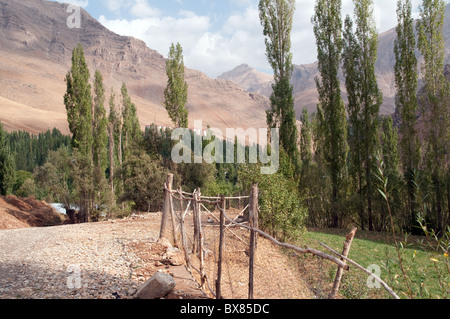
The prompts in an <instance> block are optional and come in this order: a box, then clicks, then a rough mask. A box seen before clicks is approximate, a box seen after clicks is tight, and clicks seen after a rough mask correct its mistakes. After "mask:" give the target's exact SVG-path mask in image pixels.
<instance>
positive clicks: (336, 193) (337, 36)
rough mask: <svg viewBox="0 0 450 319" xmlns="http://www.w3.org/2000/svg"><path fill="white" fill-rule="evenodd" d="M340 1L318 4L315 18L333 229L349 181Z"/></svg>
mask: <svg viewBox="0 0 450 319" xmlns="http://www.w3.org/2000/svg"><path fill="white" fill-rule="evenodd" d="M341 7H342V3H341V1H340V0H317V2H316V6H315V15H314V17H313V18H312V23H313V25H314V34H315V37H316V44H317V52H318V67H319V73H320V77H317V78H316V85H317V91H318V92H319V103H320V104H321V106H322V109H323V114H324V120H325V122H326V123H327V125H324V127H323V128H324V129H325V131H324V137H325V145H324V147H325V148H324V151H325V159H326V161H327V164H328V169H329V171H330V176H331V183H332V185H331V186H332V199H331V216H332V221H331V226H332V227H335V228H336V227H338V226H339V215H338V207H337V204H338V202H339V200H340V197H341V196H344V195H345V192H342V190H343V188H344V187H343V186H344V185H345V179H346V177H345V176H346V175H347V172H346V168H347V155H348V145H347V119H346V114H345V105H344V102H343V101H342V98H341V85H340V80H339V75H338V73H339V70H340V64H341V54H342V48H343V41H342V20H341Z"/></svg>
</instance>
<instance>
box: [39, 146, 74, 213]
mask: <svg viewBox="0 0 450 319" xmlns="http://www.w3.org/2000/svg"><path fill="white" fill-rule="evenodd" d="M72 159H73V158H72V154H71V150H70V148H69V147H61V148H60V149H58V150H57V151H51V152H50V153H49V155H48V159H47V162H46V163H45V164H44V165H42V166H39V167H37V168H36V169H35V170H34V180H35V183H36V186H37V189H36V190H37V192H36V193H37V195H39V197H40V198H43V199H45V200H46V201H49V202H57V203H61V204H63V205H64V208H65V209H66V210H67V209H70V206H71V204H72V203H73V200H74V198H73V186H74V185H73V161H72Z"/></svg>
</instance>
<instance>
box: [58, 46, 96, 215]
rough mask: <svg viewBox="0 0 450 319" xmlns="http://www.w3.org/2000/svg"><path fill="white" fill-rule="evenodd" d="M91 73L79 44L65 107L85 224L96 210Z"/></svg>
mask: <svg viewBox="0 0 450 319" xmlns="http://www.w3.org/2000/svg"><path fill="white" fill-rule="evenodd" d="M89 74H90V73H89V69H88V66H87V64H86V60H85V58H84V51H83V47H82V46H81V45H80V44H79V45H78V46H77V47H76V48H75V49H74V50H73V53H72V67H71V70H70V71H69V73H68V74H67V76H66V83H67V91H66V94H65V96H64V104H65V105H66V110H67V120H68V122H69V128H70V132H71V133H72V146H73V148H74V155H75V161H74V163H75V166H74V171H76V172H77V174H75V178H74V181H75V188H76V190H77V194H78V200H79V206H80V213H81V215H82V216H83V218H84V221H85V222H88V221H89V215H90V211H91V210H92V208H93V194H94V189H93V170H92V167H93V156H92V154H93V153H92V150H93V143H94V141H93V140H94V137H93V130H92V123H93V105H92V95H91V85H90V84H89Z"/></svg>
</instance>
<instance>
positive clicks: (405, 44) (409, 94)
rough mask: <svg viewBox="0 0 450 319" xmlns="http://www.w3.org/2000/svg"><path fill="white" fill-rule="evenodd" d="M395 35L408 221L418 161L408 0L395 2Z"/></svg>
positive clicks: (414, 67)
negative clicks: (414, 174)
mask: <svg viewBox="0 0 450 319" xmlns="http://www.w3.org/2000/svg"><path fill="white" fill-rule="evenodd" d="M397 20H398V25H397V39H396V40H395V44H394V54H395V87H396V89H397V93H396V98H395V105H396V113H397V114H398V115H400V117H401V125H400V136H401V138H400V153H401V159H402V161H401V162H402V164H403V174H404V178H405V181H406V184H407V190H408V210H409V212H410V217H411V219H410V222H413V221H414V220H415V218H416V212H415V198H414V197H415V196H414V194H415V190H414V189H415V187H414V180H413V172H414V170H416V169H418V167H419V162H420V142H419V137H418V134H417V128H416V125H417V108H418V103H417V86H418V84H417V82H418V75H417V58H416V53H415V49H416V36H415V33H414V20H413V18H412V5H411V0H399V1H398V2H397Z"/></svg>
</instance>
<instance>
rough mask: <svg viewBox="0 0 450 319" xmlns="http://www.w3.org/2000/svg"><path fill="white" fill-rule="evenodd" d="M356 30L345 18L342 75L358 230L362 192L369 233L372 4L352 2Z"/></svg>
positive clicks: (375, 103)
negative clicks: (358, 199) (358, 205)
mask: <svg viewBox="0 0 450 319" xmlns="http://www.w3.org/2000/svg"><path fill="white" fill-rule="evenodd" d="M354 4H355V12H354V14H355V22H356V30H355V33H353V22H352V21H351V18H350V17H348V16H347V18H346V21H345V33H344V40H345V45H344V53H343V60H344V74H345V78H346V87H347V94H348V99H349V103H348V113H349V122H350V123H349V126H350V128H349V130H350V132H351V133H350V138H349V144H350V148H351V150H350V152H351V156H352V166H353V168H352V171H353V173H354V175H353V176H354V177H353V179H354V180H356V181H357V185H358V186H357V187H358V193H359V194H360V218H361V227H362V228H363V229H364V215H365V214H364V209H363V200H362V199H363V197H362V196H363V190H365V200H366V202H367V215H368V223H369V230H373V207H372V197H373V193H374V192H375V189H374V187H373V184H374V183H373V182H374V181H373V170H374V167H375V163H376V161H375V159H374V154H375V149H376V145H377V139H378V114H379V110H380V106H381V104H382V103H383V96H382V93H381V91H380V90H379V88H378V84H377V79H376V74H375V62H376V60H377V51H378V33H377V30H376V25H375V21H374V15H373V1H371V0H354Z"/></svg>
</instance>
